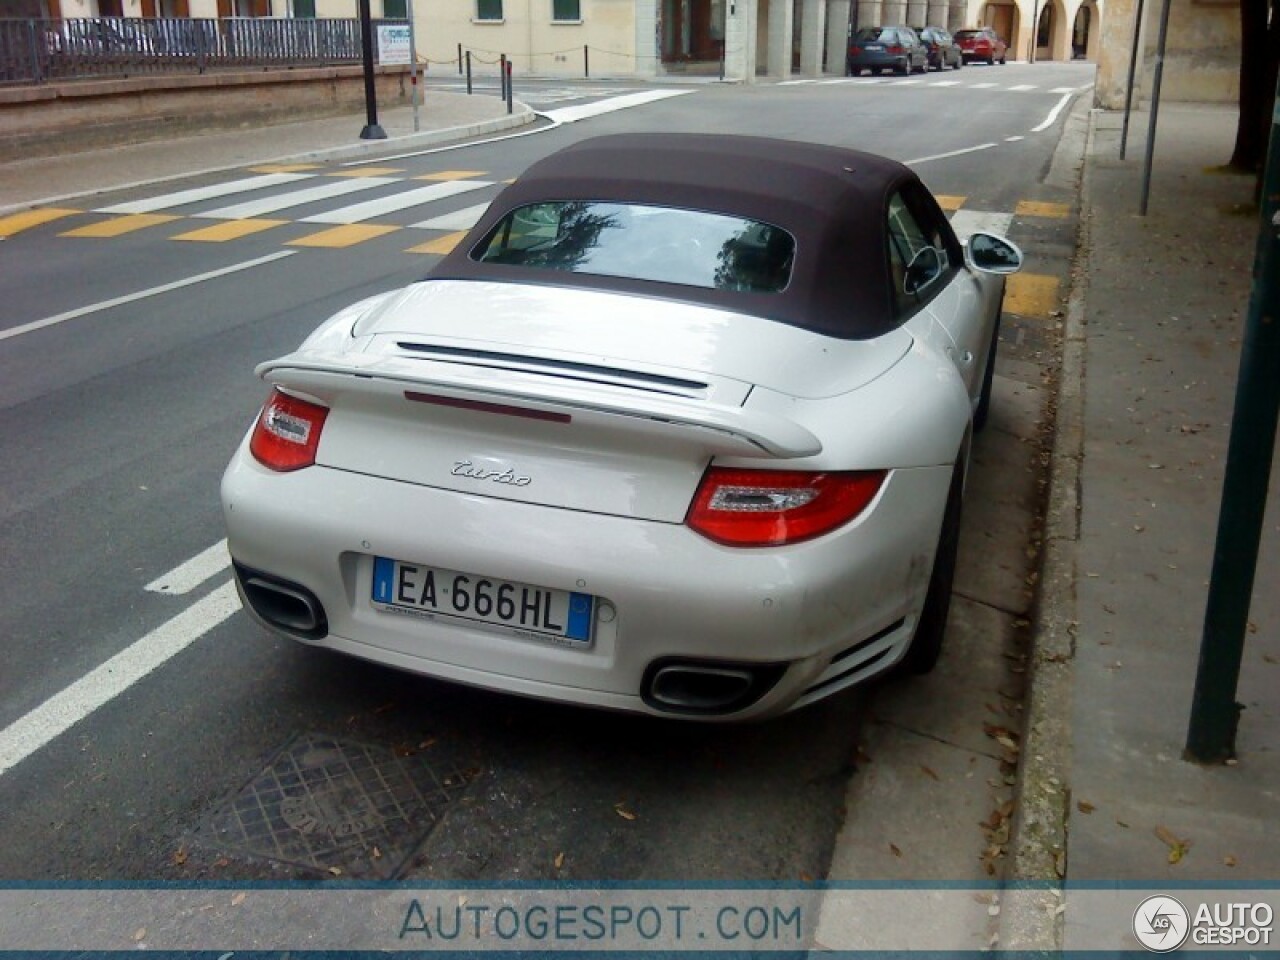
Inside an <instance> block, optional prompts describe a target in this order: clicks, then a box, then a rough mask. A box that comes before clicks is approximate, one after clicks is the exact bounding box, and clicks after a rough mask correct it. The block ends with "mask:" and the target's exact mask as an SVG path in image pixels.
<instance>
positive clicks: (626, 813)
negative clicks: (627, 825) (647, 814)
mask: <svg viewBox="0 0 1280 960" xmlns="http://www.w3.org/2000/svg"><path fill="white" fill-rule="evenodd" d="M613 812H614V813H616V814H617V815H618V816H620V817H621V818H622V819H623V820H634V819H635V818H636V815H635V814H634V813H632V812H631V811H630V810H628V809H627V806H626V804H625V803H623V802H621V801H619V802H618V803H615V804H614V805H613Z"/></svg>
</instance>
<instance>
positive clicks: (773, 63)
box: [765, 0, 795, 80]
mask: <svg viewBox="0 0 1280 960" xmlns="http://www.w3.org/2000/svg"><path fill="white" fill-rule="evenodd" d="M792 20H793V18H792V0H769V51H768V54H767V56H768V60H767V62H766V63H765V70H766V73H767V74H768V75H769V76H770V77H773V78H775V79H777V80H786V79H787V78H788V77H790V76H791V40H792V33H791V31H792V30H793V29H794V27H795V24H794V23H793V22H792Z"/></svg>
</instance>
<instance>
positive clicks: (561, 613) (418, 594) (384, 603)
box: [373, 557, 595, 646]
mask: <svg viewBox="0 0 1280 960" xmlns="http://www.w3.org/2000/svg"><path fill="white" fill-rule="evenodd" d="M373 603H374V606H376V607H380V608H383V609H388V608H389V609H392V610H395V611H399V612H404V613H417V614H425V615H429V616H430V615H436V614H439V615H442V616H447V617H457V618H459V619H462V620H473V621H477V622H480V623H488V624H494V625H496V626H501V627H510V628H511V629H513V630H516V631H518V632H520V633H525V634H532V635H536V636H537V637H538V638H540V639H545V640H552V641H558V642H560V643H571V644H573V645H575V646H576V645H586V644H589V643H590V642H591V624H592V621H593V619H594V617H593V616H592V613H593V610H594V607H595V598H594V597H592V596H591V595H590V594H586V593H572V592H570V591H568V590H553V589H551V588H550V587H537V586H534V585H532V584H528V583H513V582H511V581H509V580H498V579H495V578H493V577H483V576H478V575H476V574H474V573H460V572H459V571H457V570H445V569H442V568H440V567H430V566H426V565H425V564H421V563H406V562H405V561H403V560H392V559H390V558H388V557H374V560H373Z"/></svg>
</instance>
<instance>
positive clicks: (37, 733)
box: [0, 583, 240, 774]
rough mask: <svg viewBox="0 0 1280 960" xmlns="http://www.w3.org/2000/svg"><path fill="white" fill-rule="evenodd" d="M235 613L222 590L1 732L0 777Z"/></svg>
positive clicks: (227, 589) (235, 605)
mask: <svg viewBox="0 0 1280 960" xmlns="http://www.w3.org/2000/svg"><path fill="white" fill-rule="evenodd" d="M239 609H240V599H239V597H238V596H237V595H236V588H235V584H234V583H225V584H223V585H222V586H220V587H219V588H218V589H217V590H215V591H214V592H213V593H211V594H209V595H208V596H207V597H204V598H203V599H201V600H199V601H197V602H196V603H193V604H192V605H191V606H189V607H187V609H186V610H184V611H182V613H180V614H178V615H177V616H176V617H174V618H173V619H171V620H169V621H168V622H166V623H163V624H161V625H160V626H159V627H157V628H156V629H155V630H152V631H151V632H150V633H148V634H147V635H146V636H145V637H143V638H142V639H140V640H137V641H135V642H134V643H132V644H131V645H129V646H128V647H125V649H123V650H121V651H120V652H119V653H117V654H116V655H115V656H114V657H112V658H111V659H110V660H108V661H107V662H106V663H104V664H102V665H101V666H99V667H97V668H96V669H94V670H91V671H90V672H89V673H87V674H85V675H84V676H83V677H81V678H80V679H79V680H77V681H76V682H75V683H73V684H71V685H70V686H69V687H66V688H65V689H64V690H62V691H61V692H59V693H56V694H54V695H53V696H52V697H50V698H49V699H48V700H46V701H45V702H44V703H42V704H40V706H38V707H36V708H35V709H34V710H32V711H31V712H30V713H28V714H26V715H25V716H23V717H21V718H20V719H18V720H15V721H14V722H13V723H11V724H10V725H9V726H8V727H6V728H5V729H4V730H0V774H3V773H5V772H6V771H7V770H10V769H12V768H13V767H14V766H16V765H17V764H19V763H21V762H22V761H23V760H25V759H26V758H27V757H29V756H31V754H33V753H35V752H36V751H37V750H39V749H41V748H42V747H44V746H46V745H47V744H49V743H50V742H52V741H53V740H54V738H55V737H58V736H60V735H61V734H63V733H65V732H66V731H67V730H69V729H71V728H72V727H73V726H75V725H76V724H77V723H79V722H80V721H81V720H83V719H84V718H85V717H87V716H89V715H90V714H91V713H93V712H94V711H95V710H97V709H98V708H99V707H101V706H102V705H103V704H105V703H107V702H109V701H110V700H112V699H113V698H115V697H117V696H119V695H120V694H121V693H123V692H124V691H125V690H128V689H129V688H130V687H131V686H133V685H134V684H135V683H137V682H138V681H139V680H141V679H142V678H143V677H145V676H146V675H147V674H149V673H150V672H151V671H152V670H154V669H156V667H159V666H160V665H161V664H163V663H165V662H166V661H167V660H169V659H170V658H172V657H174V656H176V655H178V654H179V653H181V652H182V651H183V650H185V649H186V648H187V647H189V646H190V645H191V644H192V643H194V642H195V641H196V640H198V639H200V637H202V636H204V635H205V634H206V633H208V632H209V631H210V630H212V629H213V628H214V627H216V626H218V624H220V623H222V622H223V621H224V620H226V619H228V618H229V617H230V616H231V615H232V614H234V613H235V612H236V611H237V610H239Z"/></svg>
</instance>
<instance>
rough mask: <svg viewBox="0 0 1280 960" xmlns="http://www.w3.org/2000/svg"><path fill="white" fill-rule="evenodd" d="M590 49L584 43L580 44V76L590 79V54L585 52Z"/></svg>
mask: <svg viewBox="0 0 1280 960" xmlns="http://www.w3.org/2000/svg"><path fill="white" fill-rule="evenodd" d="M588 50H590V47H588V46H587V45H586V44H585V43H584V44H583V45H582V77H583V79H584V80H590V79H591V55H590V54H589V53H588V52H587V51H588Z"/></svg>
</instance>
